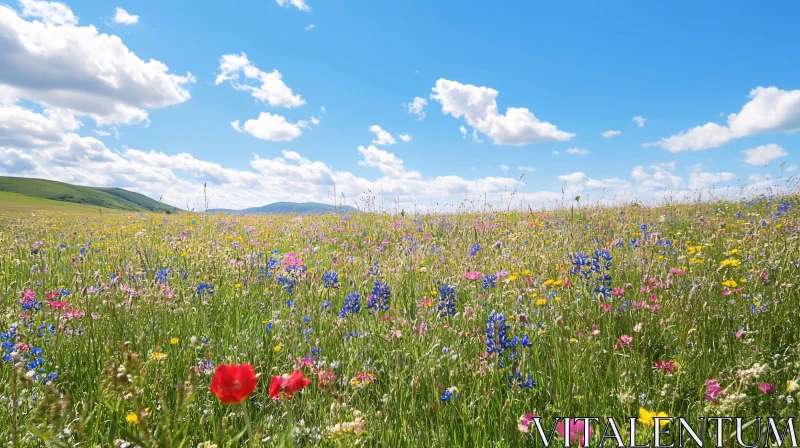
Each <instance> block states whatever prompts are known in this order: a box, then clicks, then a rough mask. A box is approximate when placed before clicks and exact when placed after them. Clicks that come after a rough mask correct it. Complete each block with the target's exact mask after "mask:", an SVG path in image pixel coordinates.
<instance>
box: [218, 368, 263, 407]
mask: <svg viewBox="0 0 800 448" xmlns="http://www.w3.org/2000/svg"><path fill="white" fill-rule="evenodd" d="M257 382H258V378H257V377H256V371H255V370H253V366H251V365H250V364H220V365H219V367H217V370H215V371H214V378H213V379H212V380H211V386H210V387H209V390H211V393H212V394H214V395H216V396H217V397H219V401H220V402H222V404H237V403H241V402H242V401H244V399H245V398H247V397H249V396H250V395H251V394H252V393H253V391H254V390H256V383H257Z"/></svg>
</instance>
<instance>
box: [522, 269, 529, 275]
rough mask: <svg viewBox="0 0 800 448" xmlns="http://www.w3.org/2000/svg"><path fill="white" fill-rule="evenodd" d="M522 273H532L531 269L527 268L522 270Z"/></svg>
mask: <svg viewBox="0 0 800 448" xmlns="http://www.w3.org/2000/svg"><path fill="white" fill-rule="evenodd" d="M522 275H531V270H530V269H525V270H524V271H522Z"/></svg>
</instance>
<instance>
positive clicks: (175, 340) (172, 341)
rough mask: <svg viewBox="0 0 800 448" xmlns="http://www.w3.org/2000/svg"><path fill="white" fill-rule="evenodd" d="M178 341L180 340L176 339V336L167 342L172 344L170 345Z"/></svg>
mask: <svg viewBox="0 0 800 448" xmlns="http://www.w3.org/2000/svg"><path fill="white" fill-rule="evenodd" d="M179 342H181V340H180V339H178V338H172V339H170V340H169V343H170V344H172V345H175V344H177V343H179Z"/></svg>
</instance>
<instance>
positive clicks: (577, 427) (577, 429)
mask: <svg viewBox="0 0 800 448" xmlns="http://www.w3.org/2000/svg"><path fill="white" fill-rule="evenodd" d="M568 423H569V440H570V442H577V444H578V446H583V445H586V444H587V443H585V442H588V441H589V440H591V439H592V427H591V425H590V426H589V428H588V430H587V428H586V427H585V423H584V421H583V420H574V419H569V420H568ZM556 431H557V432H558V434H559V435H560V436H561V437H563V438H565V439H566V436H565V434H566V432H565V431H564V422H563V421H562V422H558V423H556ZM584 431H585V433H586V440H584Z"/></svg>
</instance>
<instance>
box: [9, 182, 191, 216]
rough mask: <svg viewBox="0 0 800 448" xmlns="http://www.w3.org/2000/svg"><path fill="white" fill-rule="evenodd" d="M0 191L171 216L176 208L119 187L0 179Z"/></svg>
mask: <svg viewBox="0 0 800 448" xmlns="http://www.w3.org/2000/svg"><path fill="white" fill-rule="evenodd" d="M0 191H6V192H9V193H16V194H20V195H23V196H29V197H33V198H41V199H50V200H53V201H61V202H71V203H74V204H83V205H91V206H95V207H104V208H110V209H116V210H126V211H132V212H144V211H155V212H166V213H174V212H177V211H179V209H177V208H175V207H172V206H169V205H166V204H162V203H160V202H158V201H156V200H154V199H151V198H149V197H147V196H145V195H143V194H139V193H134V192H132V191H128V190H123V189H121V188H96V187H84V186H80V185H71V184H67V183H64V182H56V181H52V180H44V179H29V178H22V177H5V176H0Z"/></svg>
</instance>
